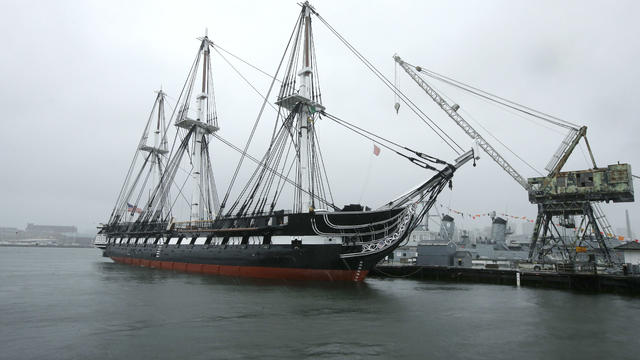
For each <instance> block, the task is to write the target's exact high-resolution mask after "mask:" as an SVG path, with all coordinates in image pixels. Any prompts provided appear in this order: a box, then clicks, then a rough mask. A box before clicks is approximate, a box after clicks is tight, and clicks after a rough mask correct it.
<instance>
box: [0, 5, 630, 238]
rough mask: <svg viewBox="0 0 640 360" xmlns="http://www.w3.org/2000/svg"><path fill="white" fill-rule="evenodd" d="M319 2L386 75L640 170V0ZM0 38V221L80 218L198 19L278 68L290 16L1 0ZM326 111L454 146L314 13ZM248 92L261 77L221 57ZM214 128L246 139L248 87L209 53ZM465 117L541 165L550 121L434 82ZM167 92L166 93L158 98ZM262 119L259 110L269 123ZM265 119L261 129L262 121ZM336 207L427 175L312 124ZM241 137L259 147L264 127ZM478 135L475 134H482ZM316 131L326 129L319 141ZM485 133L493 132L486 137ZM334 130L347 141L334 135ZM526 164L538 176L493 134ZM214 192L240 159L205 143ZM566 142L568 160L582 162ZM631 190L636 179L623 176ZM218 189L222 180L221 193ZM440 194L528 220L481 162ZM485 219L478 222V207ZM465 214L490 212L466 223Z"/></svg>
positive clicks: (110, 180)
mask: <svg viewBox="0 0 640 360" xmlns="http://www.w3.org/2000/svg"><path fill="white" fill-rule="evenodd" d="M313 4H314V5H315V7H316V9H317V10H318V12H320V14H321V15H322V16H323V17H324V18H325V19H327V21H329V23H330V24H332V25H333V26H334V27H335V28H336V29H337V30H338V31H339V32H341V33H342V35H343V36H345V37H346V38H347V39H348V40H349V41H350V42H351V43H352V44H354V45H355V46H356V48H358V49H359V50H360V51H361V52H362V53H363V54H364V55H365V56H367V58H368V59H369V60H371V61H372V62H373V63H374V64H376V66H378V67H379V69H380V70H381V71H383V72H384V73H385V74H387V75H388V76H389V77H390V78H392V79H393V74H394V63H393V60H392V59H391V56H392V55H393V54H394V53H398V54H400V55H401V56H402V57H403V58H404V59H405V60H407V61H408V62H410V63H413V64H420V65H422V66H423V67H426V68H429V69H431V70H434V71H437V72H440V73H443V74H446V75H449V76H451V77H453V78H455V79H458V80H461V81H464V82H467V83H470V84H473V85H475V86H478V87H480V88H483V89H485V90H488V91H491V92H494V93H497V94H499V95H502V96H505V97H507V98H509V99H513V100H516V101H519V102H521V103H524V104H526V105H529V106H532V107H534V108H536V109H539V110H542V111H545V112H547V113H551V114H554V115H557V116H559V117H562V118H564V119H566V120H569V121H571V122H574V123H577V124H584V125H587V126H588V127H589V132H588V137H589V140H590V144H591V147H592V149H593V151H594V155H595V158H596V162H597V163H598V165H599V166H604V165H606V164H611V163H615V162H617V161H620V162H627V163H630V164H631V165H632V166H635V169H636V170H634V172H635V173H636V174H638V173H640V171H638V167H640V161H639V160H640V150H639V147H638V144H639V143H640V142H639V141H638V136H639V135H640V124H639V122H638V121H637V120H636V114H638V113H639V110H640V104H639V102H638V101H637V98H638V93H639V92H638V90H637V84H638V82H639V80H640V70H639V69H638V66H637V59H638V58H639V57H640V45H638V42H637V36H638V34H640V25H639V24H638V21H637V15H638V14H640V11H639V10H640V3H638V2H636V1H615V2H593V1H591V2H586V1H575V2H570V1H565V2H562V3H558V2H557V1H536V2H524V1H521V2H516V1H483V2H480V1H447V2H435V1H414V2H412V1H316V2H314V3H313ZM1 8H2V11H1V12H0V33H2V39H3V44H4V46H3V51H2V56H1V57H0V79H1V81H0V102H1V103H0V104H1V105H2V109H3V110H4V114H3V116H2V119H1V120H0V122H1V124H2V129H3V131H1V132H0V168H1V169H2V172H1V174H2V176H1V177H0V189H1V190H0V199H2V200H1V203H2V206H1V207H0V226H16V227H24V226H25V225H26V223H27V222H35V223H46V224H69V225H77V226H79V228H80V229H81V230H84V231H92V229H93V228H94V227H95V225H97V224H98V222H101V221H105V220H107V217H108V215H109V213H110V211H111V208H112V206H113V203H114V201H115V197H116V195H117V192H118V190H119V188H120V185H121V183H122V181H123V180H124V175H125V172H126V169H127V167H128V166H129V162H130V159H131V157H132V155H133V151H134V149H135V146H136V144H137V141H138V138H139V136H140V133H141V131H142V128H143V126H144V122H145V121H146V118H147V116H148V113H149V111H150V109H151V106H152V104H153V100H154V96H155V94H154V93H153V91H154V90H157V89H158V88H159V87H160V86H162V87H163V88H164V90H165V91H167V92H168V93H169V95H170V96H173V97H174V98H175V97H177V93H178V91H179V90H180V87H181V86H182V83H183V81H184V78H185V76H186V75H187V72H188V68H189V66H190V64H191V61H192V60H193V57H194V56H195V54H196V51H197V46H198V45H199V43H198V41H197V40H196V39H195V38H196V37H198V36H201V35H202V34H203V32H204V29H205V28H208V29H209V35H210V37H211V38H212V39H213V41H215V42H216V43H218V44H219V45H220V46H222V47H223V48H226V49H227V50H229V51H231V52H233V53H235V54H237V55H239V56H241V57H243V58H244V59H246V60H248V61H250V62H252V63H254V64H255V65H257V66H259V67H261V68H263V69H265V70H267V71H269V72H274V71H275V68H276V66H277V62H278V61H279V59H280V56H281V55H282V51H283V49H284V45H285V43H286V40H287V39H288V36H289V34H290V31H291V29H292V27H293V24H294V21H295V19H296V17H297V14H298V12H299V7H298V6H297V5H296V2H295V1H269V2H265V1H242V2H231V1H210V0H209V1H201V2H195V1H183V2H180V3H177V2H166V3H165V2H161V1H149V2H142V1H140V2H137V1H136V2H130V1H104V2H90V1H56V2H53V1H2V2H1ZM314 26H315V34H316V35H315V36H316V49H317V53H318V65H319V75H320V80H321V82H320V84H321V86H322V92H323V100H324V104H325V105H326V106H327V111H328V112H330V113H332V114H335V115H338V116H340V117H342V118H344V119H346V120H348V121H350V122H353V123H357V124H359V125H361V126H363V127H365V128H367V129H370V130H373V131H375V132H378V133H380V134H384V135H385V136H388V137H390V138H392V139H394V140H397V141H399V142H401V143H403V144H407V145H409V146H410V147H413V148H416V149H419V150H423V151H424V152H426V153H429V154H432V155H435V156H438V157H441V158H443V159H447V160H453V158H454V157H455V154H454V153H453V152H452V151H451V150H450V149H448V148H447V147H446V146H445V145H444V144H442V143H441V142H440V141H439V139H438V138H437V137H436V136H435V134H433V133H432V132H431V131H430V130H429V129H428V128H426V126H425V125H424V124H422V123H421V122H420V121H419V120H417V119H416V117H415V116H414V115H413V114H412V113H410V112H409V111H407V108H406V107H402V108H401V109H400V114H398V115H396V114H395V111H394V110H393V103H394V102H395V100H394V97H393V95H392V94H391V93H390V92H389V90H388V89H386V88H385V87H384V86H383V85H382V83H380V82H379V81H378V80H376V79H374V77H373V76H372V75H371V74H370V73H369V72H368V71H367V70H366V69H365V68H364V67H363V66H362V65H361V64H359V63H358V62H357V60H356V59H355V58H354V57H353V56H352V55H350V54H349V53H347V51H346V49H345V48H344V47H343V46H342V45H340V44H339V43H338V42H337V40H336V39H335V38H334V37H332V35H331V34H330V33H329V32H328V31H327V29H326V28H324V26H323V25H322V24H321V23H320V22H318V21H316V22H315V23H314ZM235 64H236V65H237V66H238V67H239V68H240V69H241V71H243V73H244V74H245V75H246V76H248V77H249V78H250V79H252V81H253V82H254V83H255V85H256V86H257V87H258V88H259V89H261V90H262V91H264V90H266V88H267V86H268V79H266V78H265V77H264V76H262V75H260V74H257V73H256V72H255V71H252V70H250V69H249V68H247V67H246V66H245V67H243V66H241V65H240V64H238V63H235ZM213 66H214V76H215V78H214V82H215V88H216V100H217V103H218V116H219V122H220V125H221V127H222V130H221V132H220V134H221V135H222V136H224V137H225V138H227V139H229V140H231V141H233V142H234V143H236V144H242V143H243V141H244V139H245V138H246V136H247V134H248V131H249V128H250V126H251V124H252V123H253V121H254V120H255V117H256V115H257V112H258V109H259V107H260V99H259V98H258V97H257V96H256V95H255V93H252V91H251V90H250V89H249V88H248V87H247V86H246V85H245V84H244V83H242V81H241V80H240V78H239V77H238V76H237V75H236V74H235V73H233V71H232V70H231V69H230V68H229V66H228V65H227V64H226V63H224V62H223V61H221V60H220V59H219V57H218V58H216V57H215V55H214V58H213ZM398 78H399V85H400V87H401V88H402V89H403V91H406V93H407V94H409V95H410V96H411V97H412V99H413V100H414V101H416V103H417V104H419V105H420V106H421V107H422V108H423V109H424V111H425V112H427V114H429V115H430V116H431V117H432V118H433V119H434V120H435V121H437V122H438V123H439V124H441V126H442V127H443V128H444V129H446V130H447V131H448V132H449V133H450V134H451V136H452V137H454V139H456V141H457V142H458V143H460V144H461V145H462V146H463V147H470V146H471V142H470V140H469V139H468V138H467V137H466V135H464V133H463V132H462V131H461V130H460V129H458V128H457V127H456V125H455V124H453V122H452V121H451V120H450V119H448V118H447V117H446V115H445V114H444V113H443V112H442V111H441V110H440V109H439V108H437V107H436V106H435V105H434V104H433V103H432V102H431V100H430V99H428V98H427V97H426V95H425V94H423V93H421V92H420V90H419V89H418V88H417V86H416V85H415V84H414V83H413V82H412V81H411V80H410V79H409V78H408V77H407V75H406V74H405V73H404V72H402V70H399V73H398ZM435 85H436V86H437V87H438V88H439V89H440V90H442V91H444V93H445V94H446V95H448V96H450V97H451V98H453V99H455V101H456V102H457V103H459V104H460V105H461V107H462V109H463V110H465V111H466V112H464V113H463V115H465V116H467V114H469V116H470V118H469V119H468V120H470V121H471V123H472V125H476V124H478V123H480V124H481V125H482V126H484V127H486V128H487V129H489V130H490V131H491V132H492V133H493V134H494V135H495V136H496V137H498V138H499V139H500V140H501V141H502V142H504V143H505V144H507V145H508V146H509V147H511V148H512V149H513V150H514V151H515V152H516V153H517V154H519V155H520V156H522V157H523V158H525V159H526V160H527V161H529V162H530V163H532V165H533V166H534V167H536V168H537V169H539V170H541V171H543V168H544V166H545V165H546V163H547V161H548V159H549V158H550V157H551V155H552V154H553V152H554V151H555V149H556V148H557V146H558V144H559V143H560V141H561V140H562V138H563V137H564V132H563V131H561V129H556V128H548V125H545V126H541V125H539V124H535V123H533V122H530V121H526V120H523V119H521V118H519V117H516V116H513V115H511V114H509V113H507V112H504V111H501V110H497V109H496V108H495V107H493V106H491V105H487V104H485V103H483V102H480V101H477V100H475V99H473V98H471V97H469V96H467V95H465V94H462V93H460V92H459V91H456V90H454V89H451V88H448V87H446V86H443V85H441V84H438V83H435ZM170 100H171V98H170ZM273 119H274V116H273V113H272V112H267V113H265V117H264V119H263V121H264V123H265V124H271V123H270V121H272V120H273ZM267 127H268V126H267ZM318 132H319V136H320V141H321V142H322V144H323V152H324V154H325V156H326V158H325V160H326V161H327V162H328V163H330V165H328V169H327V170H328V172H329V174H330V176H331V178H332V180H333V183H332V186H333V189H334V194H335V195H336V200H337V203H339V204H345V203H354V202H363V203H366V204H370V205H373V206H377V205H380V204H381V203H383V202H384V201H385V200H389V199H391V198H392V197H393V196H394V195H397V194H399V193H402V192H404V191H405V190H406V189H408V188H409V187H411V186H413V185H415V184H417V183H418V182H420V181H421V180H422V179H424V178H425V177H427V176H430V175H431V174H430V173H428V172H425V171H423V170H421V169H418V168H417V167H415V166H413V165H411V164H410V163H408V162H407V161H406V160H403V159H401V158H398V157H397V156H395V155H393V154H391V153H389V152H388V151H385V150H383V151H382V154H381V156H380V157H377V158H373V157H372V154H371V152H372V145H371V143H370V142H369V141H365V140H362V139H359V138H356V137H354V135H352V134H349V133H345V132H344V130H342V129H340V128H338V127H336V125H334V124H332V123H328V122H327V123H323V124H319V126H318ZM262 134H263V137H261V138H259V139H258V141H257V142H256V144H255V146H254V147H253V148H252V151H251V152H252V153H253V154H259V153H260V152H261V151H260V145H261V144H264V142H265V141H266V137H268V136H269V133H268V132H263V133H262ZM484 135H486V133H484ZM323 139H324V141H323ZM489 140H490V141H491V139H489ZM347 142H348V144H347ZM495 145H496V147H497V148H498V150H499V151H502V152H503V153H504V155H505V157H506V158H508V159H509V160H510V161H511V162H512V164H513V165H514V166H515V167H516V168H517V169H518V170H520V171H521V173H522V174H523V175H524V176H527V177H528V176H534V175H536V173H535V172H533V171H532V170H531V169H529V168H528V167H527V166H526V165H524V164H523V163H521V162H519V161H518V160H517V159H515V158H514V157H513V156H511V155H510V154H509V153H508V152H507V151H506V150H504V149H503V148H502V147H501V146H498V145H497V144H495ZM214 149H215V150H214V154H215V155H214V157H215V158H216V159H215V164H214V167H215V169H216V177H217V181H218V185H219V188H220V189H226V185H227V184H228V178H229V177H230V174H231V171H232V167H233V165H234V162H235V160H236V159H237V155H236V154H233V153H232V152H230V151H229V150H228V149H227V148H224V146H223V145H215V144H214ZM587 167H588V163H586V162H585V158H584V154H583V153H582V151H581V150H580V149H577V150H576V152H575V153H574V156H573V157H572V159H571V161H570V162H569V163H568V166H567V168H566V169H581V168H587ZM634 185H635V186H636V187H637V186H639V184H638V181H635V184H634ZM221 192H222V190H221ZM440 201H441V203H442V204H444V205H445V206H450V207H451V208H455V209H459V210H462V211H465V212H471V213H483V212H485V213H486V212H488V211H491V210H496V211H497V212H499V213H500V212H508V213H510V214H513V215H518V216H527V217H531V218H533V217H534V216H535V213H536V208H535V206H533V205H531V204H529V202H528V201H527V195H526V192H525V191H524V190H523V189H522V188H521V187H520V186H519V185H518V184H517V183H516V182H515V181H513V179H511V178H510V177H509V176H508V175H507V174H506V173H504V172H503V171H502V170H501V169H500V168H499V167H498V166H497V165H495V164H494V163H493V162H492V160H490V159H489V158H488V157H487V156H483V157H482V159H481V160H480V161H479V162H478V166H477V167H476V168H473V167H471V166H467V167H466V168H464V169H463V170H461V171H459V173H458V174H457V175H456V177H455V179H454V189H453V191H449V190H448V189H447V190H445V191H444V192H443V194H442V195H441V197H440ZM605 209H606V212H607V214H608V215H609V220H610V222H611V223H612V224H613V226H614V228H616V227H624V210H625V209H628V210H629V212H630V213H631V218H632V227H634V228H635V232H636V234H637V233H639V232H640V206H639V205H638V203H633V204H610V205H606V206H605ZM485 221H487V220H485ZM465 225H466V226H472V227H476V226H477V227H481V226H485V225H487V223H482V222H479V221H476V222H471V221H467V222H466V224H465Z"/></svg>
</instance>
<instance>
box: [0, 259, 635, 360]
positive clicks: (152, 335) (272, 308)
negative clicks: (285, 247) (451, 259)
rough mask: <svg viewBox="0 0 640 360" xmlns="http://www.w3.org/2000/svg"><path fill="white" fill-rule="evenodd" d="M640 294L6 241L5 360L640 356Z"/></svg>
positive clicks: (0, 353)
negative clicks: (206, 271)
mask: <svg viewBox="0 0 640 360" xmlns="http://www.w3.org/2000/svg"><path fill="white" fill-rule="evenodd" d="M639 323H640V299H638V298H636V297H626V296H619V295H612V294H583V293H576V292H570V291H561V290H549V289H531V288H518V287H515V286H500V285H485V284H461V283H446V282H429V281H417V280H408V279H376V278H369V279H367V280H366V281H365V282H364V283H361V284H352V283H308V282H291V281H288V282H285V281H264V280H255V279H235V278H226V277H216V276H204V275H199V274H184V273H177V272H171V271H163V270H154V269H148V268H137V267H131V266H127V265H120V264H115V263H113V262H112V261H111V260H110V259H106V258H102V257H101V256H100V251H99V250H97V249H64V248H17V247H0V349H1V350H0V358H1V359H126V358H143V359H180V358H183V359H289V358H290V359H301V358H309V359H370V358H380V359H389V358H394V359H399V358H408V359H418V358H425V359H426V358H428V359H487V358H492V359H567V358H584V359H593V358H615V359H637V356H638V355H637V341H636V340H637V337H638V324H639Z"/></svg>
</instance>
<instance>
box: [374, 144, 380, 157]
mask: <svg viewBox="0 0 640 360" xmlns="http://www.w3.org/2000/svg"><path fill="white" fill-rule="evenodd" d="M373 155H375V156H378V155H380V148H379V147H378V145H376V144H373Z"/></svg>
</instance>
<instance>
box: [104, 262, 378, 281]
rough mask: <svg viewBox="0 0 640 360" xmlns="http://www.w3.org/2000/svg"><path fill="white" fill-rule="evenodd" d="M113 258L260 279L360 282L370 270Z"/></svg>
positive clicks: (179, 269)
mask: <svg viewBox="0 0 640 360" xmlns="http://www.w3.org/2000/svg"><path fill="white" fill-rule="evenodd" d="M111 259H112V260H113V261H115V262H117V263H121V264H128V265H134V266H142V267H149V268H155V269H163V270H174V271H184V272H193V273H200V274H207V275H222V276H235V277H250V278H260V279H285V280H321V281H354V282H360V281H362V280H364V278H365V277H366V276H367V274H368V273H369V271H368V270H361V271H357V270H321V269H296V268H277V267H262V266H231V265H209V264H192V263H183V262H175V261H159V260H146V259H136V258H127V257H112V258H111Z"/></svg>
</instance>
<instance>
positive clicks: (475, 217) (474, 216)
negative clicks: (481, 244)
mask: <svg viewBox="0 0 640 360" xmlns="http://www.w3.org/2000/svg"><path fill="white" fill-rule="evenodd" d="M439 205H440V207H441V208H443V209H447V210H448V211H449V213H454V214H456V215H460V216H462V217H463V218H464V217H467V218H471V219H472V220H479V219H481V218H483V217H491V215H494V216H495V215H499V216H503V217H505V218H509V219H513V220H522V221H526V222H535V219H529V218H528V217H526V216H516V215H511V214H506V213H492V212H488V213H471V212H468V211H467V212H465V211H460V210H456V209H452V208H450V207H448V206H444V205H442V204H439Z"/></svg>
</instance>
